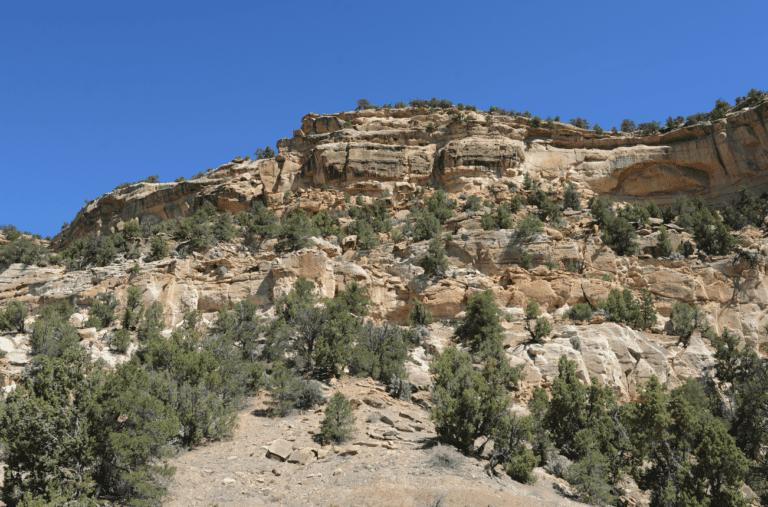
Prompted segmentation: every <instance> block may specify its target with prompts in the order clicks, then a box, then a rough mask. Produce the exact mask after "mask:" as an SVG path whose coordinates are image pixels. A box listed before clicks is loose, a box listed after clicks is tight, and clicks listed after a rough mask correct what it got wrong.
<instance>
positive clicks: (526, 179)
mask: <svg viewBox="0 0 768 507" xmlns="http://www.w3.org/2000/svg"><path fill="white" fill-rule="evenodd" d="M523 190H533V180H532V179H531V177H530V175H529V174H528V173H527V172H526V173H525V174H524V175H523Z"/></svg>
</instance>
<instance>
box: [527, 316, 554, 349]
mask: <svg viewBox="0 0 768 507" xmlns="http://www.w3.org/2000/svg"><path fill="white" fill-rule="evenodd" d="M526 329H527V330H528V332H529V333H530V334H531V339H532V340H533V341H534V342H536V343H544V338H546V337H547V336H549V333H551V332H552V324H550V323H549V320H548V319H547V318H546V317H541V318H540V319H537V320H536V326H534V328H533V329H531V325H530V322H528V323H526Z"/></svg>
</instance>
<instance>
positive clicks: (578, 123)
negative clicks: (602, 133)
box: [568, 117, 589, 130]
mask: <svg viewBox="0 0 768 507" xmlns="http://www.w3.org/2000/svg"><path fill="white" fill-rule="evenodd" d="M568 123H570V124H571V125H573V126H574V127H576V128H580V129H584V130H589V122H588V121H587V119H586V118H579V117H577V118H571V119H570V120H569V121H568Z"/></svg>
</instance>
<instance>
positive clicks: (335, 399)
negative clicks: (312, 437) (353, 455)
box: [320, 391, 355, 443]
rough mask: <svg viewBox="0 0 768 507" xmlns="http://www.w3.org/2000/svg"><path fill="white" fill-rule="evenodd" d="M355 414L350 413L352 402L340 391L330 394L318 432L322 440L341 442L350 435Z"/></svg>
mask: <svg viewBox="0 0 768 507" xmlns="http://www.w3.org/2000/svg"><path fill="white" fill-rule="evenodd" d="M354 424H355V416H354V415H352V404H350V403H349V400H348V399H347V397H346V396H344V395H343V394H342V393H341V392H340V391H337V392H336V393H335V394H334V395H333V396H331V399H330V401H329V402H328V406H327V407H326V408H325V417H324V418H323V420H322V422H321V423H320V433H321V434H322V436H323V441H325V442H333V443H341V442H344V441H345V440H347V439H349V438H350V437H351V436H352V431H353V425H354Z"/></svg>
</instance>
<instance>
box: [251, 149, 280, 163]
mask: <svg viewBox="0 0 768 507" xmlns="http://www.w3.org/2000/svg"><path fill="white" fill-rule="evenodd" d="M253 155H254V156H255V157H256V160H262V159H266V158H275V156H277V154H276V153H275V150H273V149H272V148H270V147H269V146H267V147H266V148H264V149H263V150H262V149H261V148H256V151H254V152H253Z"/></svg>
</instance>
